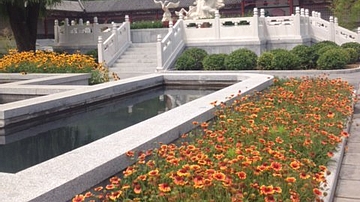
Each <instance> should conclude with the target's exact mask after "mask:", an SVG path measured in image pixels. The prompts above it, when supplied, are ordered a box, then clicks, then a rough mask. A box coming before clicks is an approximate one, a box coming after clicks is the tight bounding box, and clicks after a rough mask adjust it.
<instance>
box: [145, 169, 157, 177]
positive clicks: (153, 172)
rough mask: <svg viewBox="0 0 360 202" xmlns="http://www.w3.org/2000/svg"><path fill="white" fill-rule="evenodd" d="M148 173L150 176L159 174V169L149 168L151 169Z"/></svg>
mask: <svg viewBox="0 0 360 202" xmlns="http://www.w3.org/2000/svg"><path fill="white" fill-rule="evenodd" d="M148 175H149V176H151V177H155V176H158V175H159V170H158V169H155V170H151V171H149V173H148Z"/></svg>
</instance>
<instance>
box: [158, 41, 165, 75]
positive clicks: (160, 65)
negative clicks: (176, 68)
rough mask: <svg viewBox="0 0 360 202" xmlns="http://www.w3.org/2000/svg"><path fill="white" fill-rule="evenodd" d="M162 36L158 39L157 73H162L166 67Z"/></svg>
mask: <svg viewBox="0 0 360 202" xmlns="http://www.w3.org/2000/svg"><path fill="white" fill-rule="evenodd" d="M161 40H162V39H161V35H160V34H158V35H157V38H156V50H157V51H156V52H157V67H156V71H161V70H162V69H163V67H164V64H163V59H162V57H163V53H162V44H161Z"/></svg>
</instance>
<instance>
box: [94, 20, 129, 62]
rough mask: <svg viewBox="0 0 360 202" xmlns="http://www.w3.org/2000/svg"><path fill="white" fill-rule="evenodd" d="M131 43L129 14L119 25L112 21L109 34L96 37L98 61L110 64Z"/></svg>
mask: <svg viewBox="0 0 360 202" xmlns="http://www.w3.org/2000/svg"><path fill="white" fill-rule="evenodd" d="M103 39H104V40H103ZM130 45H131V34H130V22H129V16H125V22H124V23H122V24H121V26H117V24H116V23H112V30H111V35H110V36H109V37H107V38H103V37H102V36H99V38H98V61H99V63H100V62H101V63H105V64H106V65H108V66H111V65H112V64H113V63H114V62H115V61H116V59H117V58H118V57H119V56H120V55H121V54H122V53H123V52H125V50H126V49H127V48H128V47H129V46H130Z"/></svg>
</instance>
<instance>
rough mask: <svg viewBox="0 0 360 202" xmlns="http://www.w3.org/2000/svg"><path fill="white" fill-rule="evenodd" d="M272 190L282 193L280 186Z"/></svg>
mask: <svg viewBox="0 0 360 202" xmlns="http://www.w3.org/2000/svg"><path fill="white" fill-rule="evenodd" d="M274 191H275V193H278V194H281V193H282V189H281V187H274Z"/></svg>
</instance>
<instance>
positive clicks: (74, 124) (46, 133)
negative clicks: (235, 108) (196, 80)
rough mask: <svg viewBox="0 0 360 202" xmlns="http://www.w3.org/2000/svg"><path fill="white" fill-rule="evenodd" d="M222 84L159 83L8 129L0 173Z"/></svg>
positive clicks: (0, 147) (1, 147)
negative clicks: (177, 85)
mask: <svg viewBox="0 0 360 202" xmlns="http://www.w3.org/2000/svg"><path fill="white" fill-rule="evenodd" d="M222 87H224V86H221V87H220V86H217V87H194V86H192V87H189V86H187V87H186V88H184V87H181V88H179V87H176V88H175V87H172V86H160V87H156V88H153V89H148V90H146V91H140V92H137V93H133V94H130V95H127V96H125V97H121V98H116V99H111V100H108V101H104V102H101V103H97V104H96V105H89V106H85V107H82V108H80V109H76V110H71V111H67V112H66V113H61V114H57V115H53V116H50V117H46V118H42V119H41V120H36V121H35V122H32V123H24V124H21V125H17V126H15V127H12V128H5V129H4V130H2V131H1V135H3V137H5V141H3V144H2V145H1V144H0V172H7V173H16V172H18V171H21V170H23V169H26V168H28V167H31V166H33V165H36V164H38V163H41V162H43V161H46V160H48V159H51V158H53V157H56V156H58V155H61V154H63V153H66V152H68V151H71V150H73V149H76V148H78V147H81V146H83V145H86V144H88V143H90V142H93V141H95V140H97V139H100V138H102V137H105V136H107V135H110V134H112V133H114V132H116V131H119V130H121V129H124V128H126V127H129V126H131V125H134V124H136V123H139V122H141V121H143V120H146V119H148V118H151V117H153V116H156V115H158V114H160V113H163V112H165V111H167V110H170V109H172V108H175V107H177V106H180V105H182V104H184V103H186V102H190V101H192V100H194V99H196V98H199V97H202V96H204V95H207V94H210V93H212V92H214V91H216V90H219V89H220V88H222ZM4 143H6V144H4Z"/></svg>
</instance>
